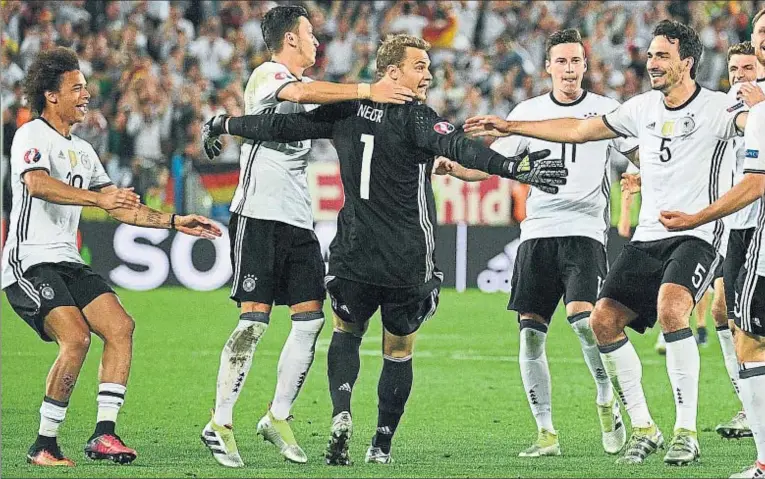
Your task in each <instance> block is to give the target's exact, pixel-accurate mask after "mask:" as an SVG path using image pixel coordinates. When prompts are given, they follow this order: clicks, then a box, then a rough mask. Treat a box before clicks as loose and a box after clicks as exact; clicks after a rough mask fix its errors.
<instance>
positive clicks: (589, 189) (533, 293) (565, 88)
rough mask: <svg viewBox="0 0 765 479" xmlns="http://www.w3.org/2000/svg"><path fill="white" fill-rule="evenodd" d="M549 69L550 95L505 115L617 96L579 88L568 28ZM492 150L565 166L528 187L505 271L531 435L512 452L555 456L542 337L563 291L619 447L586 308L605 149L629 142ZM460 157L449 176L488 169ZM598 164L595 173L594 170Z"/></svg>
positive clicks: (560, 110)
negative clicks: (555, 189) (551, 182)
mask: <svg viewBox="0 0 765 479" xmlns="http://www.w3.org/2000/svg"><path fill="white" fill-rule="evenodd" d="M546 51H547V59H546V62H545V63H546V69H547V73H549V74H550V76H551V77H552V84H553V88H552V91H551V92H550V93H549V94H545V95H541V96H538V97H535V98H530V99H528V100H525V101H523V102H521V103H520V104H518V106H516V107H515V108H514V109H513V111H512V112H510V114H509V115H508V117H507V118H508V120H520V119H535V120H543V119H550V118H566V117H575V118H588V117H591V116H594V115H604V114H606V113H609V112H611V111H613V110H614V109H616V108H617V107H618V106H619V102H617V101H616V100H612V99H610V98H606V97H603V96H600V95H597V94H595V93H592V92H588V91H586V90H584V89H583V88H582V79H583V78H584V73H585V72H586V71H587V60H586V58H585V52H584V45H583V44H582V37H581V36H580V34H579V32H578V31H577V30H575V29H567V30H561V31H558V32H555V33H553V34H552V35H550V37H549V38H548V39H547V44H546ZM491 148H492V149H493V150H495V151H497V152H499V153H502V154H503V155H505V156H512V155H517V154H519V153H521V152H522V151H524V150H526V149H532V150H540V149H549V150H551V151H553V152H557V151H560V158H562V160H563V162H564V163H565V164H566V166H567V167H568V169H569V177H568V182H567V184H566V186H564V187H562V188H561V189H560V192H559V193H558V194H557V195H552V194H549V193H545V192H544V191H539V190H536V189H534V188H532V189H531V192H530V194H529V197H528V199H527V201H526V219H525V220H524V221H523V222H522V223H521V245H520V247H519V248H518V256H517V257H516V261H515V267H514V271H513V275H512V284H511V290H512V295H511V299H510V303H509V305H508V309H509V310H513V311H517V312H518V321H519V323H520V353H519V363H520V369H521V379H522V380H523V386H524V389H525V390H526V396H527V398H528V401H529V406H530V407H531V412H532V414H533V415H534V419H535V421H536V423H537V439H536V441H535V442H534V443H533V444H532V445H531V446H530V447H529V448H527V449H525V450H523V451H522V452H521V453H520V454H519V456H520V457H540V456H557V455H560V453H561V452H560V443H559V440H558V433H557V431H556V430H555V427H554V426H553V421H552V397H551V380H550V368H549V366H548V364H547V353H546V347H545V343H546V340H547V330H548V326H549V324H550V321H551V320H552V316H553V313H554V312H555V309H556V307H557V306H558V303H559V302H560V300H561V297H562V298H563V301H564V303H565V305H566V314H567V316H568V322H569V324H570V325H571V327H572V329H573V330H574V332H575V333H576V335H577V336H578V337H579V341H580V343H581V347H582V352H583V353H584V359H585V363H586V364H587V367H588V368H589V370H590V373H591V374H592V377H593V379H594V380H595V385H596V390H597V396H596V399H595V405H596V409H597V411H598V417H599V419H600V426H601V432H602V443H603V449H604V450H605V451H606V452H607V453H609V454H616V453H618V452H619V451H620V450H621V449H622V447H624V443H625V441H626V431H625V428H624V425H623V423H622V419H621V414H620V412H619V405H618V404H616V400H615V397H614V394H613V389H612V387H611V383H610V381H609V380H608V375H607V374H606V372H605V369H604V368H603V363H602V361H601V359H600V353H599V351H598V345H597V344H596V342H595V337H594V336H593V334H592V329H591V328H590V320H589V318H590V313H591V312H592V309H593V307H594V305H595V301H596V299H597V296H598V290H599V288H600V285H601V284H602V283H603V280H604V278H605V277H606V273H607V271H608V266H607V265H608V259H607V257H606V242H607V231H608V228H609V227H610V225H611V215H610V208H609V206H610V189H611V185H610V180H609V172H610V166H611V161H610V155H611V154H612V149H613V150H616V151H619V152H621V153H622V154H624V155H629V156H633V157H634V156H635V155H636V153H637V143H636V142H635V141H634V140H631V139H630V140H627V139H624V138H616V139H613V140H600V141H592V142H587V143H584V144H581V145H577V144H569V143H556V142H550V141H544V140H536V139H532V138H528V137H523V136H510V137H506V138H501V139H499V140H497V141H495V142H494V143H493V144H492V145H491ZM463 171H465V169H464V168H462V167H459V166H458V165H457V166H456V167H455V168H454V171H453V172H452V173H451V174H452V176H456V177H457V178H461V179H464V180H480V179H484V178H486V177H488V175H486V174H485V173H484V174H483V176H480V175H478V174H477V173H478V172H474V171H469V170H468V171H467V174H464V173H463ZM593 172H599V173H600V174H593Z"/></svg>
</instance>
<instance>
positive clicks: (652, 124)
mask: <svg viewBox="0 0 765 479" xmlns="http://www.w3.org/2000/svg"><path fill="white" fill-rule="evenodd" d="M654 128H656V122H655V121H652V122H651V123H649V124H648V126H646V129H647V130H653V129H654Z"/></svg>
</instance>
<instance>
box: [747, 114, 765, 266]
mask: <svg viewBox="0 0 765 479" xmlns="http://www.w3.org/2000/svg"><path fill="white" fill-rule="evenodd" d="M744 142H745V143H746V153H745V156H746V158H745V159H744V173H757V174H761V175H765V102H763V103H758V104H757V105H754V107H752V109H751V110H750V111H749V118H747V120H746V131H745V132H744ZM758 203H759V205H758V206H759V207H758V215H757V229H756V230H755V232H754V236H753V237H752V242H751V243H750V244H749V250H748V251H747V254H746V267H747V268H748V269H750V268H752V267H755V268H756V271H757V274H758V275H759V276H765V200H763V199H760V200H759V201H758Z"/></svg>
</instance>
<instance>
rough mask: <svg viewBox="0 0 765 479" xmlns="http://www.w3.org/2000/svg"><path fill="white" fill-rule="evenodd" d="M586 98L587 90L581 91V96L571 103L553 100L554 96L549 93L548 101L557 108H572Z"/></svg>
mask: <svg viewBox="0 0 765 479" xmlns="http://www.w3.org/2000/svg"><path fill="white" fill-rule="evenodd" d="M586 96H587V90H582V94H581V95H580V96H579V98H577V99H576V100H574V101H572V102H571V103H561V102H559V101H558V100H556V99H555V95H553V92H550V99H551V100H552V101H553V103H555V104H556V105H558V106H574V105H578V104H580V103H582V101H583V100H584V97H586Z"/></svg>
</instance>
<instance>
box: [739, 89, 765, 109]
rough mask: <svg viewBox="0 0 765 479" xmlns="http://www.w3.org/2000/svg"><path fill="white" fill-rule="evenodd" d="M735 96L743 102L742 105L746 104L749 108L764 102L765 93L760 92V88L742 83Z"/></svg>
mask: <svg viewBox="0 0 765 479" xmlns="http://www.w3.org/2000/svg"><path fill="white" fill-rule="evenodd" d="M736 96H737V97H738V98H739V99H740V100H744V103H746V105H747V106H748V107H749V108H751V107H753V106H754V105H756V104H758V103H760V102H761V101H763V100H765V92H763V91H762V88H760V87H758V86H757V85H754V84H752V83H744V84H743V85H741V88H740V89H739V90H738V93H737V94H736Z"/></svg>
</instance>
